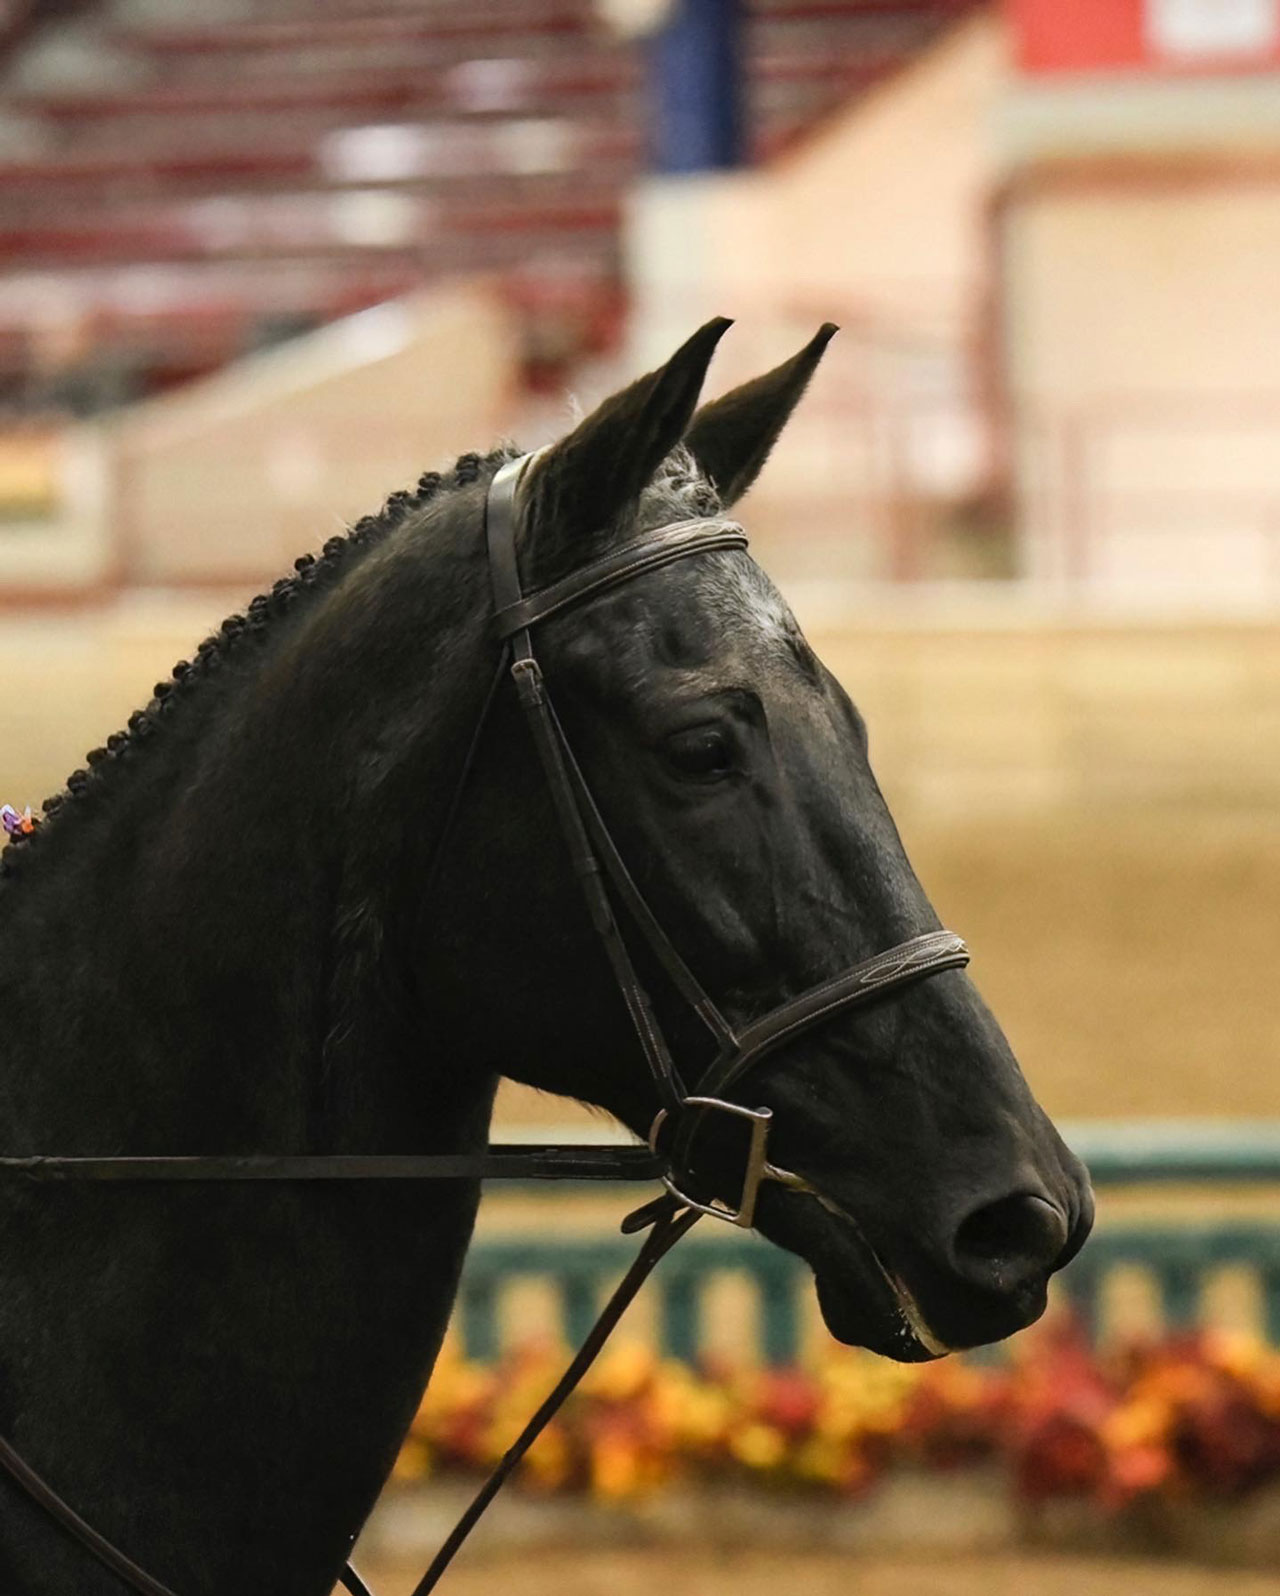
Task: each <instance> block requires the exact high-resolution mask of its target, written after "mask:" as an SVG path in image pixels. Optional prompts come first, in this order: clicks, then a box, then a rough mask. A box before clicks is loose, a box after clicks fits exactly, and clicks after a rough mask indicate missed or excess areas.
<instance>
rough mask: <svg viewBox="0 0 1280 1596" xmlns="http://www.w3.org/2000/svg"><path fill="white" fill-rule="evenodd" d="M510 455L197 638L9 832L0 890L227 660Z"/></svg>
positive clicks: (426, 486)
mask: <svg viewBox="0 0 1280 1596" xmlns="http://www.w3.org/2000/svg"><path fill="white" fill-rule="evenodd" d="M515 452H516V451H515V450H513V449H512V448H511V447H509V446H507V447H502V448H499V449H495V450H493V451H492V452H491V453H489V454H487V455H480V454H464V455H460V456H459V457H458V459H457V461H456V462H455V463H454V466H453V469H452V471H449V472H444V473H442V472H439V471H428V472H426V473H425V474H424V475H423V476H421V477H420V478H419V479H418V482H417V485H416V487H415V488H413V489H412V490H411V491H401V492H398V493H393V494H391V495H390V497H389V498H388V499H387V501H386V503H385V504H384V505H383V506H382V508H381V509H380V510H379V511H378V512H377V513H376V514H375V515H366V516H363V517H362V518H361V519H360V520H359V521H357V522H356V524H355V525H354V526H353V527H351V528H350V530H349V531H347V532H346V533H345V534H342V535H340V536H336V537H332V538H330V539H329V540H328V542H327V543H326V544H325V545H324V547H323V549H322V550H321V552H320V554H319V555H314V554H304V555H302V556H301V557H300V558H299V559H297V560H295V561H294V566H293V575H291V576H285V577H281V579H280V580H279V581H278V582H276V583H275V584H274V585H273V586H272V588H271V589H270V591H269V592H267V593H260V594H258V596H257V597H256V598H254V599H253V600H252V601H251V602H250V603H249V605H248V606H247V608H246V610H245V612H244V614H238V613H237V614H234V615H229V616H228V617H227V618H226V620H225V621H223V623H222V625H221V626H220V627H219V629H218V630H217V631H216V632H214V633H213V634H211V635H210V636H209V637H206V638H205V639H204V641H203V642H202V643H201V644H200V645H199V647H198V648H197V649H196V651H195V654H194V656H193V658H191V659H189V660H186V659H181V660H179V661H178V662H177V664H176V665H175V666H174V667H173V671H172V673H171V675H170V677H169V679H168V680H167V681H162V682H157V683H156V685H155V688H154V689H153V692H152V697H151V700H150V702H149V703H148V704H147V705H146V707H145V708H144V709H139V710H135V711H134V713H133V714H132V715H130V716H129V720H128V724H127V726H126V727H125V729H124V730H122V731H117V732H113V733H112V734H111V736H110V737H108V738H107V740H106V742H105V744H103V746H102V747H100V748H94V749H91V750H90V752H89V753H88V754H87V755H86V757H85V763H84V766H83V767H82V768H81V769H79V770H73V771H72V772H71V774H70V775H69V776H68V777H67V780H66V785H65V788H64V790H63V791H62V792H59V793H54V794H53V795H52V796H51V797H49V798H46V799H45V800H44V803H43V804H42V805H41V808H42V809H43V812H44V819H43V820H42V821H41V822H40V823H39V824H38V825H37V826H36V827H35V828H34V829H33V830H32V831H30V832H27V833H23V832H21V831H19V832H15V833H14V834H13V835H12V836H11V837H10V838H9V842H8V846H7V847H6V848H5V849H4V850H3V852H0V884H2V883H3V882H4V881H5V880H6V879H12V878H14V877H16V876H17V875H18V874H19V871H20V868H22V867H23V866H24V864H25V861H22V860H20V859H19V857H18V855H19V853H20V852H22V853H26V852H27V851H28V850H30V849H31V848H32V847H35V846H38V845H40V844H41V843H42V842H44V841H45V840H47V837H48V835H49V834H50V833H51V832H56V831H57V830H59V829H60V828H61V826H62V825H63V824H65V820H66V816H67V814H68V813H74V812H75V811H76V809H77V808H78V807H79V804H80V803H81V802H82V801H83V800H84V799H86V798H89V797H92V796H94V795H98V794H103V793H105V792H106V791H108V790H109V788H110V786H111V783H112V780H113V778H114V777H115V775H116V774H117V772H118V771H119V769H120V766H121V764H122V762H123V761H125V760H129V761H135V760H137V759H138V758H139V756H140V755H141V753H142V751H143V750H144V748H145V747H146V745H147V744H148V743H149V742H151V741H153V739H154V738H155V737H156V736H157V734H158V733H159V732H160V731H161V730H162V728H163V726H164V723H165V722H166V721H171V720H172V718H173V716H174V715H175V714H176V713H178V712H179V710H180V709H181V707H182V705H183V704H185V703H187V702H188V701H189V700H190V699H191V697H192V695H193V694H195V693H197V692H198V691H199V690H200V687H201V684H202V683H204V682H206V681H208V680H209V678H211V677H214V676H216V675H217V674H218V673H219V671H220V670H221V669H222V667H223V666H224V665H225V664H226V662H227V661H228V660H229V659H231V658H232V657H235V658H236V659H239V658H241V657H243V656H244V655H245V654H247V653H248V652H249V651H250V650H251V649H254V648H258V647H261V645H262V644H263V643H264V641H265V640H266V638H267V637H268V635H269V634H270V631H271V627H272V624H273V622H275V621H277V620H278V619H279V618H280V617H281V616H283V615H285V614H286V613H288V612H290V611H292V610H294V609H295V607H296V606H297V605H298V603H299V602H301V601H303V600H305V599H307V598H308V597H314V596H315V595H316V594H317V593H320V592H323V591H325V590H327V589H329V588H331V587H333V585H334V584H335V583H336V582H337V581H338V580H339V579H340V578H341V577H342V576H344V575H346V574H347V572H348V571H350V570H351V569H352V567H353V565H354V563H355V561H356V560H357V559H359V558H360V557H361V556H362V555H363V554H365V553H367V552H368V550H369V549H371V548H373V547H375V546H376V545H377V544H379V543H380V542H381V541H382V540H383V538H385V537H387V536H388V535H389V534H391V533H392V532H395V531H396V530H398V529H399V528H400V527H402V526H403V525H404V524H405V522H406V521H407V520H408V518H409V517H410V516H411V515H413V514H415V513H416V512H418V511H419V510H422V509H424V508H425V507H426V506H427V505H428V504H430V503H431V502H432V501H433V500H435V499H437V498H439V497H440V496H441V495H442V494H447V493H451V492H453V491H454V490H456V489H459V488H465V487H469V486H470V485H471V484H473V483H475V482H478V481H479V480H480V478H481V477H482V476H483V475H484V474H486V473H488V474H490V475H491V474H492V473H493V472H494V471H496V470H497V469H498V467H499V466H500V465H501V464H502V463H503V461H504V460H507V459H510V458H511V457H512V455H513V454H514V453H515ZM55 821H57V824H55V823H54V822H55Z"/></svg>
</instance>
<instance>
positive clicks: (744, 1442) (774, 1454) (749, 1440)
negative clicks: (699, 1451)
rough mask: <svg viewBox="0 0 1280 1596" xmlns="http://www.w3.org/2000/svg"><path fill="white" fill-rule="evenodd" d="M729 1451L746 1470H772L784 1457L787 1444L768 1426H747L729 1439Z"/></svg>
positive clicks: (780, 1435) (780, 1434) (778, 1433)
mask: <svg viewBox="0 0 1280 1596" xmlns="http://www.w3.org/2000/svg"><path fill="white" fill-rule="evenodd" d="M729 1450H730V1451H731V1452H732V1453H733V1455H734V1457H736V1458H737V1459H738V1461H739V1463H745V1464H746V1465H747V1467H748V1468H752V1469H772V1468H777V1466H778V1464H779V1463H781V1461H782V1459H783V1457H784V1456H785V1455H786V1450H787V1443H786V1440H785V1438H784V1437H783V1435H782V1433H781V1432H780V1431H778V1430H775V1429H774V1428H773V1426H772V1425H770V1424H747V1425H744V1426H743V1427H742V1429H740V1430H735V1431H734V1432H733V1434H732V1435H731V1436H730V1437H729Z"/></svg>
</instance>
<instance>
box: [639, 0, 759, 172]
mask: <svg viewBox="0 0 1280 1596" xmlns="http://www.w3.org/2000/svg"><path fill="white" fill-rule="evenodd" d="M649 75H650V103H651V107H652V116H653V127H652V166H653V170H654V171H655V172H666V173H678V172H710V171H723V170H725V169H726V168H729V167H734V166H740V165H742V163H743V160H744V158H745V138H744V127H743V123H744V117H743V104H742V101H743V94H742V0H676V5H675V9H674V12H673V14H672V17H671V20H670V21H669V22H668V23H667V24H666V26H665V27H664V28H663V29H662V31H661V32H660V33H659V34H658V35H657V36H656V38H655V39H654V41H653V46H652V54H651V58H650V73H649Z"/></svg>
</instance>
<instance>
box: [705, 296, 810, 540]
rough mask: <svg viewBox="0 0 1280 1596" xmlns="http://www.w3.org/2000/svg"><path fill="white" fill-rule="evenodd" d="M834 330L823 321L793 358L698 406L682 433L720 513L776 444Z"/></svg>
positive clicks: (747, 484) (756, 472)
mask: <svg viewBox="0 0 1280 1596" xmlns="http://www.w3.org/2000/svg"><path fill="white" fill-rule="evenodd" d="M838 331H839V328H838V327H837V326H836V325H835V323H834V322H830V321H828V322H824V323H823V325H822V327H821V328H820V329H819V331H818V332H817V333H816V334H815V335H814V337H813V338H811V339H810V341H809V342H808V343H807V344H806V345H805V346H804V348H803V349H802V350H801V351H800V353H799V354H798V355H793V356H792V357H791V359H790V360H787V361H784V362H783V363H782V365H780V366H775V367H774V369H773V370H772V371H767V372H766V373H765V374H764V376H763V377H757V378H756V379H755V380H754V381H753V382H744V383H743V384H742V386H741V387H740V388H734V389H732V390H731V391H730V392H729V393H727V394H725V395H724V397H723V398H721V399H714V400H713V401H712V402H711V403H710V404H709V405H703V407H702V409H701V410H699V411H698V413H697V415H696V416H695V417H694V418H693V425H692V426H691V427H690V428H689V431H688V432H687V433H686V434H685V439H684V441H685V443H686V444H687V446H688V447H689V449H690V451H691V452H692V454H693V457H694V459H695V460H697V462H698V464H699V465H700V466H701V467H702V469H703V470H704V471H705V472H706V474H707V475H708V476H709V477H710V478H711V480H712V482H714V483H715V486H716V491H717V492H718V493H719V495H720V502H721V503H722V504H723V505H724V507H725V508H726V509H728V507H729V506H730V505H731V504H733V503H735V502H736V501H737V500H738V499H740V498H741V497H742V495H743V494H744V493H745V492H746V491H747V489H748V488H749V487H750V486H751V484H752V483H753V482H754V481H755V479H756V477H757V476H758V475H759V474H760V468H761V466H763V465H764V463H765V461H766V460H767V459H768V458H769V451H770V450H771V449H772V448H773V446H774V444H775V443H777V441H778V435H779V433H780V432H781V431H782V429H783V427H785V426H786V424H787V421H788V419H789V418H790V416H791V412H792V411H793V410H794V409H795V407H796V405H797V404H798V403H799V400H800V395H801V394H802V393H803V392H804V391H805V389H806V388H807V387H808V385H809V378H810V377H812V376H813V374H814V372H815V371H816V370H817V366H818V362H819V361H820V360H821V359H822V356H823V352H824V351H825V349H826V347H827V345H828V344H829V343H830V342H831V340H832V339H833V338H834V337H835V335H836V333H837V332H838Z"/></svg>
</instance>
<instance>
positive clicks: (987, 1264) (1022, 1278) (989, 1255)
mask: <svg viewBox="0 0 1280 1596" xmlns="http://www.w3.org/2000/svg"><path fill="white" fill-rule="evenodd" d="M1066 1244H1067V1221H1066V1218H1065V1216H1064V1215H1063V1214H1062V1212H1061V1210H1060V1209H1058V1208H1057V1207H1055V1206H1054V1204H1053V1203H1051V1202H1048V1201H1046V1200H1045V1199H1044V1198H1043V1197H1037V1196H1034V1195H1033V1194H1032V1193H1031V1192H1014V1193H1012V1194H1011V1195H1010V1196H1008V1197H1001V1198H999V1199H998V1200H997V1201H996V1202H993V1203H985V1204H983V1206H982V1207H981V1208H975V1209H974V1211H973V1212H972V1213H971V1214H969V1215H968V1217H967V1218H966V1219H965V1220H964V1221H963V1222H962V1223H961V1225H960V1228H959V1230H957V1231H956V1236H955V1243H954V1249H955V1260H956V1264H957V1266H958V1267H959V1269H960V1271H961V1273H962V1274H965V1275H967V1276H968V1277H969V1279H971V1280H973V1281H974V1282H975V1283H976V1284H979V1285H985V1286H992V1287H994V1288H996V1289H1009V1288H1013V1287H1017V1286H1019V1285H1022V1284H1025V1283H1026V1282H1027V1281H1028V1280H1029V1279H1030V1278H1032V1277H1034V1276H1039V1275H1042V1274H1044V1273H1045V1272H1046V1271H1047V1270H1049V1269H1051V1268H1053V1266H1054V1264H1055V1263H1056V1262H1057V1261H1058V1259H1059V1258H1060V1257H1061V1256H1062V1252H1063V1249H1064V1248H1065V1247H1066Z"/></svg>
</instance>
